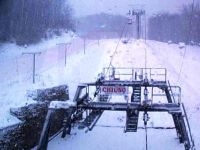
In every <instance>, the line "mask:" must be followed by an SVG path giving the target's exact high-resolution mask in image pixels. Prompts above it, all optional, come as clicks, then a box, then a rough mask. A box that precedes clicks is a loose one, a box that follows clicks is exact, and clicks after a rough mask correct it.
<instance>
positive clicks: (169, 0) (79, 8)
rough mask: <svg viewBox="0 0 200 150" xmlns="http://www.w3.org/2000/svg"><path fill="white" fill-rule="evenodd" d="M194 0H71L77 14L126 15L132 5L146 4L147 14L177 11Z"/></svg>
mask: <svg viewBox="0 0 200 150" xmlns="http://www.w3.org/2000/svg"><path fill="white" fill-rule="evenodd" d="M192 1H193V0H69V2H70V3H71V4H72V5H73V7H74V10H75V16H78V17H80V16H85V15H90V14H95V13H100V12H105V13H114V14H121V15H125V14H126V13H127V12H128V11H129V10H130V9H131V6H130V5H146V6H145V8H146V12H147V14H150V15H151V14H153V13H157V12H160V11H168V12H177V11H178V9H179V8H180V7H181V6H182V5H183V4H188V3H192ZM195 1H196V2H197V1H200V0H195Z"/></svg>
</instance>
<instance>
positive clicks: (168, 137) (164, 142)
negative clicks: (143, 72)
mask: <svg viewBox="0 0 200 150" xmlns="http://www.w3.org/2000/svg"><path fill="white" fill-rule="evenodd" d="M117 42H118V40H117V39H114V40H107V41H102V43H101V46H100V47H102V46H103V48H101V49H98V47H97V49H96V51H95V53H94V54H93V55H92V56H91V60H90V61H89V64H87V62H88V60H87V59H85V61H82V63H83V64H84V66H85V67H86V69H84V72H85V74H88V73H92V72H95V73H96V74H97V73H98V72H99V71H100V70H101V69H102V68H103V67H107V66H108V65H109V60H110V57H111V56H112V55H113V53H114V50H115V47H116V45H117ZM145 49H146V51H147V67H152V68H156V67H164V68H166V69H167V70H168V80H169V81H170V83H171V85H179V86H181V88H182V102H183V103H184V104H185V106H186V109H187V113H188V117H189V122H190V125H191V129H192V133H193V137H194V140H195V144H196V149H197V150H198V149H200V148H199V147H198V145H199V142H200V138H199V133H200V132H199V131H200V127H199V124H200V121H199V120H200V115H199V114H200V110H199V106H200V101H199V100H198V97H199V94H198V90H199V87H198V84H199V81H200V80H198V74H199V70H200V68H199V65H198V64H199V61H200V48H199V47H197V46H188V47H187V48H186V57H185V59H183V54H184V51H185V49H179V47H178V45H176V44H171V45H168V44H166V43H161V42H156V41H147V44H145V43H144V41H135V40H132V41H131V42H130V43H128V44H122V43H120V45H119V47H118V50H117V53H116V55H115V56H114V59H113V63H112V65H113V66H115V67H145ZM92 50H93V49H92ZM92 50H91V51H92ZM89 51H90V50H89ZM99 51H100V53H99ZM100 58H101V59H100ZM96 62H98V63H99V65H97V66H96V65H95V66H94V67H92V66H91V63H92V64H93V63H95V64H96ZM98 63H97V64H98ZM182 63H183V68H182V70H181V73H180V77H179V72H180V66H181V64H182ZM80 68H81V67H80ZM95 73H94V74H95ZM83 74H84V73H83ZM82 77H83V76H80V78H81V81H84V82H86V79H89V78H86V77H83V78H82ZM87 77H89V74H88V76H87ZM178 78H179V79H178ZM90 79H91V80H92V78H90ZM93 79H94V78H93ZM93 81H94V80H93ZM113 99H114V100H116V99H117V100H118V101H124V98H123V97H118V98H117V97H114V98H113ZM165 102H166V101H165ZM149 116H150V120H149V122H148V127H174V125H173V120H172V117H171V115H169V114H167V113H149ZM139 118H140V119H139V125H138V126H139V129H138V131H137V133H124V132H123V131H124V126H125V113H124V112H111V111H105V112H104V113H103V115H102V117H101V118H100V120H99V122H98V123H97V125H96V127H95V128H94V129H93V131H91V132H87V133H85V131H82V130H78V129H77V126H74V128H73V129H72V135H70V136H68V137H66V138H65V139H61V138H60V135H59V136H57V137H56V138H55V139H54V140H52V141H51V142H50V143H49V147H48V149H49V150H55V149H59V150H62V149H63V150H64V149H70V150H82V149H87V150H93V149H98V150H101V149H104V150H121V149H126V150H131V149H145V131H144V129H141V127H144V125H143V120H142V113H140V117H139ZM148 149H149V150H155V149H162V150H172V149H173V150H182V149H184V146H183V144H179V140H178V138H177V135H176V131H175V129H168V130H162V129H160V130H156V129H148Z"/></svg>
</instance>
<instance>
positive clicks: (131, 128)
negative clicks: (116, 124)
mask: <svg viewBox="0 0 200 150" xmlns="http://www.w3.org/2000/svg"><path fill="white" fill-rule="evenodd" d="M137 112H138V111H137V110H127V111H126V127H125V132H137V126H138V116H139V113H137Z"/></svg>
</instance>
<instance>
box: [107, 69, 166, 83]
mask: <svg viewBox="0 0 200 150" xmlns="http://www.w3.org/2000/svg"><path fill="white" fill-rule="evenodd" d="M103 74H104V75H105V77H106V78H109V79H110V78H115V77H116V76H117V78H120V80H129V81H130V80H131V81H139V80H143V79H144V78H145V75H147V78H148V79H149V80H150V81H163V82H166V80H167V70H166V69H165V68H120V67H119V68H103Z"/></svg>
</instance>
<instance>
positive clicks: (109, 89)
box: [101, 86, 128, 94]
mask: <svg viewBox="0 0 200 150" xmlns="http://www.w3.org/2000/svg"><path fill="white" fill-rule="evenodd" d="M101 93H109V94H128V87H125V86H102V87H101Z"/></svg>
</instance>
